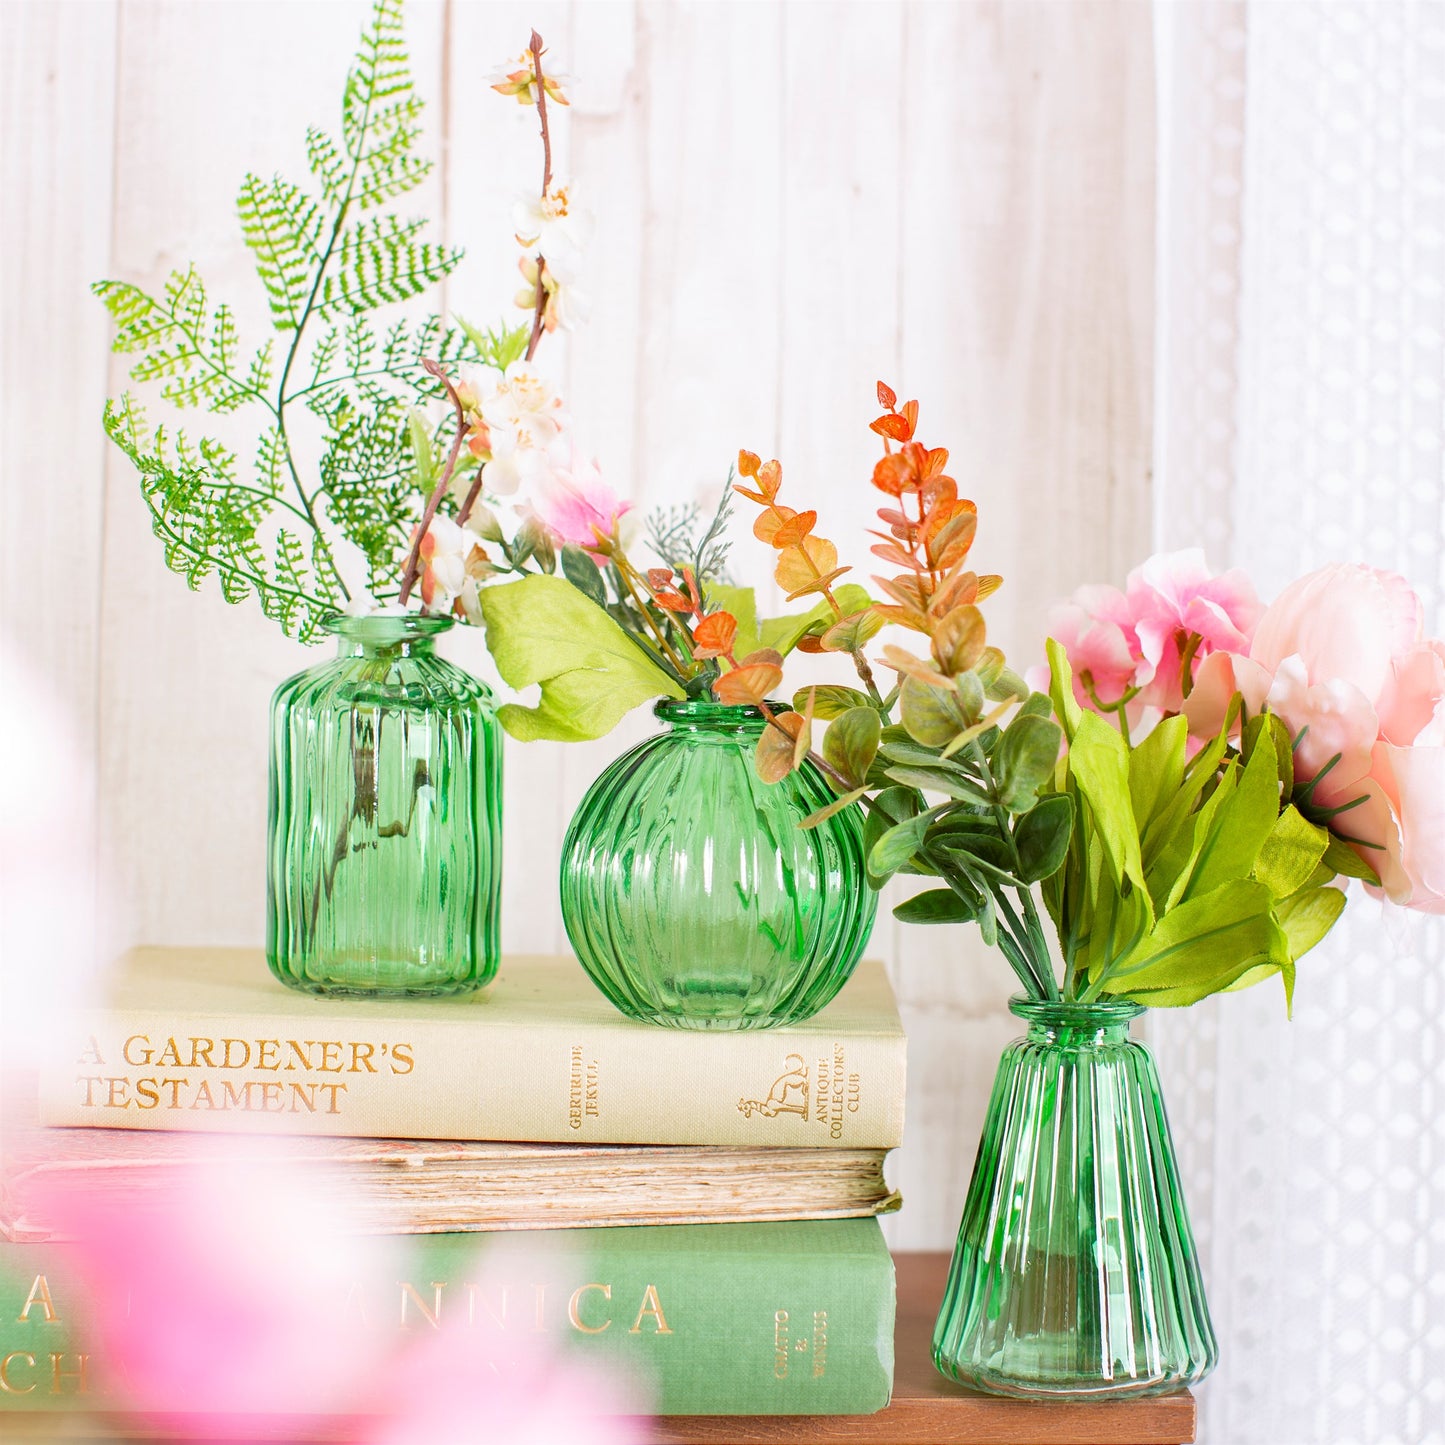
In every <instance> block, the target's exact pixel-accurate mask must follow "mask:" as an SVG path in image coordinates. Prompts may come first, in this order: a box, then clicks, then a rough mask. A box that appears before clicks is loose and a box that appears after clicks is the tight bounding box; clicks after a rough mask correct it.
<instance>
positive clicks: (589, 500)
mask: <svg viewBox="0 0 1445 1445" xmlns="http://www.w3.org/2000/svg"><path fill="white" fill-rule="evenodd" d="M631 506H632V503H631V502H624V501H621V500H619V498H618V496H617V493H616V492H614V491H613V490H612V488H611V487H609V486H608V485H607V483H606V482H605V481H603V479H602V473H601V472H600V471H599V470H598V469H597V463H596V462H595V461H588V460H586V459H585V458H584V457H583V456H582V455H581V454H580V453H579V452H578V450H577V448H576V445H575V444H574V443H570V442H569V443H566V445H565V449H563V448H561V447H557V448H554V449H553V454H552V468H551V475H550V476H549V477H548V479H547V480H546V482H545V483H544V484H543V485H542V486H541V487H540V488H539V493H538V497H537V501H536V503H535V504H534V509H535V511H536V514H537V516H538V517H539V518H540V519H541V520H542V521H543V523H545V524H546V526H547V529H548V530H549V531H550V532H551V533H552V535H553V536H554V537H555V538H556V539H557V541H558V542H559V543H561V544H570V545H571V546H574V547H581V548H582V549H583V550H584V551H586V552H588V553H590V554H591V555H592V557H593V559H594V560H597V559H598V558H600V557H601V556H603V555H604V553H603V552H602V551H601V550H600V549H599V546H598V543H599V539H604V540H605V539H607V538H610V537H613V536H615V535H616V533H617V523H618V521H619V520H620V519H621V518H622V516H623V515H624V513H626V512H627V511H628V510H629V509H630V508H631Z"/></svg>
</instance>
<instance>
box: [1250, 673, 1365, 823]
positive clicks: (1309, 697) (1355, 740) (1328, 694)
mask: <svg viewBox="0 0 1445 1445" xmlns="http://www.w3.org/2000/svg"><path fill="white" fill-rule="evenodd" d="M1269 707H1270V711H1271V712H1274V713H1277V714H1278V715H1279V716H1280V717H1281V718H1283V719H1284V722H1285V724H1286V726H1288V728H1289V731H1290V736H1291V737H1293V738H1296V739H1299V741H1298V743H1297V745H1296V747H1295V755H1294V760H1295V777H1296V779H1297V780H1299V781H1304V780H1306V779H1309V778H1313V777H1314V776H1315V774H1316V773H1318V772H1319V771H1320V769H1321V768H1323V767H1324V766H1325V765H1326V764H1327V763H1328V762H1329V761H1330V759H1331V758H1333V757H1334V756H1335V755H1336V754H1339V755H1340V760H1339V762H1337V763H1336V764H1335V765H1334V766H1333V767H1332V768H1331V769H1330V771H1329V773H1328V774H1327V776H1326V777H1325V778H1324V779H1323V780H1322V781H1321V782H1320V785H1319V788H1318V790H1317V792H1316V793H1315V796H1314V801H1315V802H1318V803H1322V804H1324V805H1325V806H1326V807H1333V806H1334V805H1335V804H1336V803H1340V802H1348V801H1349V799H1350V798H1351V797H1353V796H1354V795H1355V793H1357V792H1358V791H1359V790H1358V789H1357V788H1356V789H1354V792H1351V788H1352V787H1353V785H1354V784H1355V783H1357V782H1358V781H1359V779H1361V778H1363V777H1364V776H1365V774H1366V773H1368V772H1369V771H1370V754H1371V750H1372V749H1373V748H1374V746H1375V740H1376V738H1378V736H1379V732H1380V723H1379V719H1378V718H1377V717H1376V716H1375V709H1374V708H1373V707H1371V706H1370V702H1369V699H1368V698H1366V697H1365V695H1364V694H1363V693H1362V692H1361V691H1360V690H1359V689H1358V688H1357V687H1355V686H1354V684H1352V683H1349V682H1341V681H1335V680H1331V681H1328V682H1320V683H1316V684H1314V685H1311V684H1310V683H1309V682H1308V681H1307V680H1306V673H1305V667H1304V663H1303V662H1302V661H1301V660H1300V659H1299V658H1297V657H1287V658H1285V659H1284V661H1283V662H1282V663H1281V664H1280V666H1279V669H1278V671H1277V672H1276V673H1275V678H1274V683H1273V685H1272V686H1271V687H1270V690H1269ZM1302 731H1303V732H1304V737H1303V738H1302V739H1300V733H1301V732H1302Z"/></svg>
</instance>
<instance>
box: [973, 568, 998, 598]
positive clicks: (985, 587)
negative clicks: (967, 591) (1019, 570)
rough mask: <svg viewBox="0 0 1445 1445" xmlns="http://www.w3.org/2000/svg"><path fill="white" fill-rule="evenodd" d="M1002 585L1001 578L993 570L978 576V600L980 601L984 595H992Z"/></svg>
mask: <svg viewBox="0 0 1445 1445" xmlns="http://www.w3.org/2000/svg"><path fill="white" fill-rule="evenodd" d="M1002 586H1003V578H1002V577H1000V576H999V575H998V574H997V573H995V572H990V573H988V574H986V575H985V576H983V577H980V578H979V579H978V600H979V601H980V602H982V601H983V599H984V598H985V597H992V596H993V594H994V593H995V592H997V591H998V589H999V588H1000V587H1002Z"/></svg>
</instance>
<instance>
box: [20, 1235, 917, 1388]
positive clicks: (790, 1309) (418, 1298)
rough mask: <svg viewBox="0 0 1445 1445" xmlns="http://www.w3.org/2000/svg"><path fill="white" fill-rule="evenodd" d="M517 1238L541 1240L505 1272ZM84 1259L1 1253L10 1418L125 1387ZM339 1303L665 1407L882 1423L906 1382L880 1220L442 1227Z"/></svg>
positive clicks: (37, 1247)
mask: <svg viewBox="0 0 1445 1445" xmlns="http://www.w3.org/2000/svg"><path fill="white" fill-rule="evenodd" d="M501 1238H505V1239H507V1240H508V1241H509V1242H514V1241H519V1240H526V1242H527V1245H528V1248H526V1249H523V1250H521V1251H514V1252H510V1253H508V1254H507V1255H506V1256H505V1258H503V1259H502V1260H501V1261H500V1262H498V1261H496V1260H495V1259H493V1258H490V1257H489V1255H490V1251H492V1250H494V1249H496V1248H499V1247H500V1246H499V1245H498V1243H497V1241H498V1240H499V1239H501ZM71 1249H72V1246H69V1245H67V1244H65V1243H63V1242H55V1241H52V1242H48V1243H45V1244H29V1245H26V1244H0V1360H3V1361H4V1365H3V1371H4V1374H3V1380H4V1388H3V1389H0V1416H3V1415H4V1414H7V1413H9V1412H11V1411H17V1410H19V1411H33V1410H51V1409H57V1408H65V1407H66V1406H68V1405H74V1404H76V1403H77V1397H78V1396H86V1397H89V1398H90V1402H91V1403H93V1404H103V1403H104V1401H105V1399H106V1397H107V1395H108V1393H109V1389H110V1386H109V1382H108V1381H107V1377H106V1361H105V1360H104V1358H102V1357H101V1356H99V1355H94V1354H92V1353H91V1352H90V1351H91V1346H90V1344H89V1342H88V1341H87V1339H86V1338H85V1333H84V1326H83V1325H81V1324H77V1323H76V1322H77V1320H78V1319H83V1317H84V1308H83V1306H84V1300H83V1299H82V1298H81V1282H80V1278H79V1276H78V1274H77V1272H76V1269H75V1262H74V1259H73V1258H72V1255H71ZM523 1276H525V1277H523ZM336 1307H337V1310H338V1317H339V1318H340V1317H341V1315H340V1312H341V1311H343V1310H350V1311H353V1312H355V1317H356V1318H359V1319H360V1320H361V1321H362V1322H363V1323H364V1324H365V1325H366V1326H367V1327H368V1328H376V1329H382V1330H389V1331H394V1332H397V1333H398V1334H412V1335H414V1334H415V1333H416V1332H417V1331H419V1330H431V1329H441V1328H447V1327H453V1326H455V1327H457V1328H462V1329H465V1330H467V1331H468V1332H470V1333H471V1334H472V1335H473V1336H474V1338H475V1340H476V1344H477V1351H478V1362H479V1364H483V1365H484V1364H485V1361H486V1358H487V1357H486V1344H487V1341H488V1340H489V1339H497V1338H500V1335H501V1332H504V1331H511V1332H518V1333H526V1334H528V1335H531V1336H535V1335H536V1333H537V1332H538V1331H540V1332H541V1333H542V1334H543V1335H545V1336H546V1337H547V1339H548V1343H549V1345H550V1346H552V1347H558V1348H564V1349H567V1350H570V1351H575V1353H576V1356H577V1357H578V1358H586V1359H589V1360H592V1361H595V1362H596V1363H598V1364H601V1365H604V1366H611V1367H615V1368H616V1370H617V1371H618V1372H619V1374H620V1375H621V1377H622V1378H624V1379H626V1380H628V1381H630V1382H632V1383H633V1385H634V1386H635V1388H636V1391H637V1395H638V1398H639V1401H640V1402H641V1404H642V1408H647V1407H648V1406H649V1405H650V1408H651V1409H652V1411H653V1412H655V1413H657V1414H663V1415H864V1414H871V1413H873V1412H874V1411H877V1410H881V1409H882V1408H883V1407H884V1406H885V1405H886V1404H887V1403H888V1398H889V1394H890V1392H891V1390H892V1383H893V1324H894V1277H893V1261H892V1259H891V1258H890V1257H889V1254H888V1250H887V1248H886V1246H885V1245H884V1243H883V1234H882V1231H881V1230H880V1229H879V1226H878V1221H877V1220H876V1219H838V1220H816V1221H815V1220H809V1221H801V1222H795V1223H787V1224H699V1225H659V1226H655V1227H648V1228H635V1229H591V1230H577V1231H551V1232H548V1233H545V1234H537V1235H532V1236H521V1235H516V1234H513V1235H507V1236H487V1235H476V1234H436V1235H428V1236H425V1237H421V1238H418V1239H417V1240H415V1241H413V1243H412V1247H411V1253H410V1255H409V1268H408V1269H407V1270H406V1271H405V1272H404V1273H403V1274H402V1275H401V1277H398V1273H397V1272H396V1271H394V1270H393V1271H389V1272H387V1273H386V1274H385V1277H378V1278H376V1279H367V1280H357V1281H353V1282H352V1283H351V1286H350V1288H349V1289H348V1290H347V1292H346V1294H345V1297H344V1298H338V1299H337V1301H336ZM398 1343H400V1341H398Z"/></svg>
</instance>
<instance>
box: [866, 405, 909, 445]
mask: <svg viewBox="0 0 1445 1445" xmlns="http://www.w3.org/2000/svg"><path fill="white" fill-rule="evenodd" d="M868 430H869V431H876V432H877V433H878V435H879V436H881V437H891V438H892V439H893V440H894V441H896V442H906V441H907V440H908V438H909V437H910V436H912V435H913V433H912V432H911V431H909V430H908V423H907V422H906V421H905V420H904V419H903V418H902V417H901V416H899V415H898V414H897V413H896V412H888V413H886V414H885V415H883V416H880V417H879V418H878V420H877V421H875V422H870V423H869V425H868Z"/></svg>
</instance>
